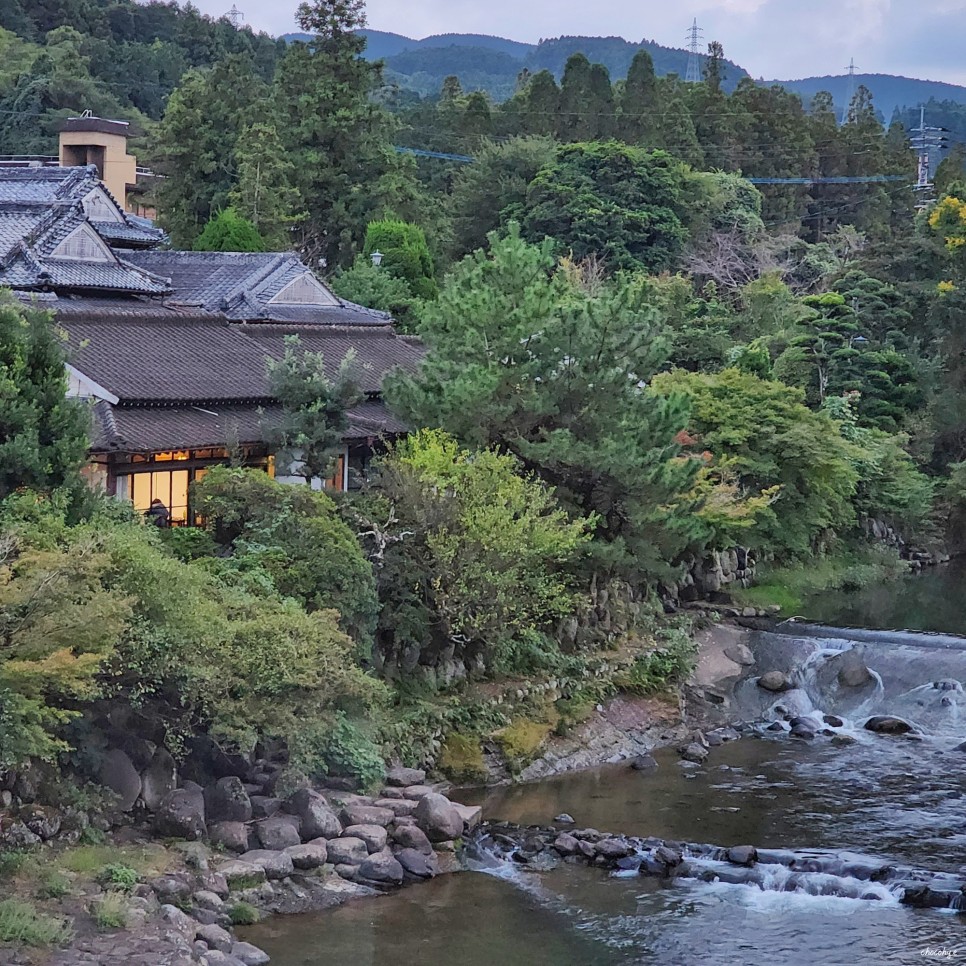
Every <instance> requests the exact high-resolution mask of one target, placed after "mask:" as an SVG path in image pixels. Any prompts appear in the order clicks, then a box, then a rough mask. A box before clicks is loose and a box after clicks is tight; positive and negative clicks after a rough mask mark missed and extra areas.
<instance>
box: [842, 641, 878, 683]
mask: <svg viewBox="0 0 966 966" xmlns="http://www.w3.org/2000/svg"><path fill="white" fill-rule="evenodd" d="M839 661H840V664H841V666H840V667H839V673H838V680H839V684H841V685H842V686H843V687H846V688H861V687H863V686H864V685H866V684H868V683H869V682H870V681H871V680H872V672H871V671H870V670H869V669H868V667H867V666H866V664H865V661H863V660H862V658H861V657H859V655H858V654H856V653H855V651H852V650H849V651H843V652H842V654H841V657H840V658H839Z"/></svg>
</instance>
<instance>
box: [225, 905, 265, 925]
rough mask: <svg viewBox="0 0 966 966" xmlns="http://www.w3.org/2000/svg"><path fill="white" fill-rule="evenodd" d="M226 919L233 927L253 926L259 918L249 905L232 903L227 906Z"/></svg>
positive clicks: (254, 909) (253, 908) (255, 910)
mask: <svg viewBox="0 0 966 966" xmlns="http://www.w3.org/2000/svg"><path fill="white" fill-rule="evenodd" d="M228 918H229V919H230V920H231V924H232V925H233V926H254V925H255V923H256V922H258V920H259V919H260V918H261V917H260V916H259V914H258V910H257V909H256V908H255V907H254V906H253V905H251V904H250V903H248V902H233V903H231V905H229V906H228Z"/></svg>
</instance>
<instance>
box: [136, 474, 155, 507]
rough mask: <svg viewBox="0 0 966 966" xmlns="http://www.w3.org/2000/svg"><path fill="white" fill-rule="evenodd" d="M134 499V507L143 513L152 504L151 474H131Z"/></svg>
mask: <svg viewBox="0 0 966 966" xmlns="http://www.w3.org/2000/svg"><path fill="white" fill-rule="evenodd" d="M131 483H132V484H133V486H132V487H131V492H132V497H131V498H132V501H133V503H134V508H135V509H136V510H140V511H141V512H142V513H143V512H144V511H145V510H146V509H147V508H148V507H149V506H150V505H151V474H150V473H133V474H132V475H131Z"/></svg>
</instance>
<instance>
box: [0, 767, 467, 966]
mask: <svg viewBox="0 0 966 966" xmlns="http://www.w3.org/2000/svg"><path fill="white" fill-rule="evenodd" d="M425 778H426V776H425V773H424V772H422V771H420V770H418V769H409V768H394V769H390V770H389V772H388V773H387V775H386V785H385V787H384V788H383V789H382V790H381V791H380V792H379V794H378V795H376V796H367V795H359V794H355V793H352V792H348V791H345V790H343V789H338V788H322V789H309V788H301V789H298V790H297V791H295V792H293V793H291V794H290V795H288V796H285V797H277V796H274V795H266V794H264V792H266V791H268V790H269V789H266V788H265V787H264V786H262V785H260V786H252V785H251V783H247V786H246V783H243V782H242V781H241V780H240V779H239V778H237V777H236V776H227V777H225V778H222V779H219V780H218V781H217V782H215V783H214V784H213V785H211V786H209V787H207V788H204V789H202V788H201V787H200V786H194V785H193V783H191V782H186V783H185V784H184V785H183V786H182V787H181V788H179V789H176V790H175V791H174V792H172V793H170V794H169V795H168V796H166V798H165V801H164V802H163V803H162V805H161V806H160V807H159V810H158V812H157V814H156V815H155V816H154V819H153V821H152V822H150V823H143V824H140V825H138V824H137V823H135V824H133V825H129V826H127V827H125V828H123V829H121V830H119V831H117V832H116V833H114V834H113V838H112V841H113V843H114V845H115V846H116V847H117V849H118V854H119V856H120V855H122V854H124V853H123V851H122V850H124V849H127V850H128V851H130V850H131V849H132V848H136V847H137V846H138V845H147V843H150V842H151V840H152V838H154V837H155V836H157V835H159V834H160V835H164V836H177V837H179V838H181V839H183V840H185V841H180V842H176V843H172V844H171V845H170V847H169V848H168V849H167V850H161V851H163V852H164V856H163V859H162V860H161V861H159V862H156V863H155V868H158V867H160V868H162V869H163V871H162V872H161V873H160V874H157V875H152V876H149V877H146V878H144V880H143V881H133V882H126V883H125V885H124V887H123V888H121V887H117V888H114V887H113V885H114V884H113V883H111V881H110V879H111V877H112V876H114V877H116V878H122V876H121V875H120V874H119V873H118V872H117V869H119V868H126V867H124V866H121V865H115V866H113V867H111V866H108V867H107V869H108V872H107V874H106V875H103V876H101V878H100V881H101V884H102V887H101V888H98V886H97V884H96V883H95V882H92V883H85V884H79V883H77V882H76V881H73V880H70V881H69V882H68V885H67V887H66V889H65V892H64V895H62V896H60V897H58V900H57V902H56V904H55V905H56V906H57V908H58V909H59V910H60V911H62V912H63V914H64V915H65V917H70V918H71V919H72V920H73V930H74V933H73V941H72V942H71V943H70V945H69V947H68V948H67V949H65V950H63V951H61V952H58V953H56V954H54V955H53V957H52V958H49V957H41V956H38V955H37V954H36V953H32V952H31V951H29V950H6V951H2V950H0V963H3V964H8V963H9V964H15V963H16V964H22V963H23V964H25V963H39V962H45V963H50V966H68V964H79V963H92V964H93V963H97V964H100V966H115V964H117V966H121V964H125V966H182V964H189V963H200V964H204V966H262V964H264V963H267V962H268V961H269V959H268V956H267V955H266V954H265V953H263V952H262V951H261V950H259V949H257V948H256V947H254V946H252V945H250V944H248V943H245V942H244V941H241V940H240V939H238V938H237V936H236V935H235V934H234V932H233V929H234V927H235V926H236V925H239V924H243V923H246V922H251V921H254V920H255V919H257V918H258V917H261V916H265V915H271V914H280V913H282V914H286V913H296V912H307V911H312V910H321V909H326V908H330V907H331V906H334V905H337V904H339V903H341V902H344V901H346V900H348V899H352V898H358V897H362V896H370V895H375V894H378V893H380V892H384V891H387V890H392V889H395V888H398V887H399V886H402V885H404V884H406V883H409V882H417V881H424V880H426V879H430V878H433V877H435V876H437V875H439V874H441V873H444V872H450V871H455V870H456V869H458V868H459V861H458V858H457V855H456V851H457V848H458V846H459V843H460V841H461V840H462V838H463V837H464V836H465V835H466V834H468V833H469V832H470V831H471V830H472V829H474V828H475V827H476V825H477V824H478V823H479V821H480V817H481V809H480V808H479V807H472V806H463V805H460V804H458V803H457V802H454V801H451V800H450V799H449V798H448V797H447V796H446V795H445V794H443V793H442V792H443V791H444V789H443V788H442V787H441V786H438V785H431V784H425ZM25 827H26V826H25ZM78 848H82V846H80V847H78ZM70 849H71V846H69V845H67V846H66V847H65V844H64V843H63V842H60V843H58V842H57V841H56V836H51V837H50V844H49V852H48V854H46V855H45V856H44V861H45V862H46V863H54V864H55V863H56V861H57V856H58V855H59V856H61V857H62V858H63V859H64V860H65V864H66V865H67V866H68V867H69V866H70V861H69V856H70V854H71V852H70ZM44 851H45V852H47V851H48V850H44ZM38 856H39V853H38ZM132 872H133V870H132ZM132 877H133V876H132ZM124 878H126V876H125V877H124ZM108 895H111V896H113V897H114V898H112V899H111V900H110V901H111V903H112V904H113V905H114V906H116V907H117V909H118V916H117V919H116V920H115V921H114V928H111V929H108V930H104V929H103V928H102V930H101V931H98V930H97V929H96V928H95V927H94V922H96V918H97V911H98V908H99V906H101V905H102V904H103V903H104V902H105V897H106V896H108ZM51 905H52V903H50V902H48V903H47V907H48V908H49V907H50V906H51Z"/></svg>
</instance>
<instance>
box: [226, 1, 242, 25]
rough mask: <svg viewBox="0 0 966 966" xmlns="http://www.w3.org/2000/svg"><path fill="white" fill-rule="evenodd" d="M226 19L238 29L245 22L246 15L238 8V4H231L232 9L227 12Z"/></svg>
mask: <svg viewBox="0 0 966 966" xmlns="http://www.w3.org/2000/svg"><path fill="white" fill-rule="evenodd" d="M225 19H226V20H228V21H230V22H231V25H232V26H233V27H234V28H235V29H236V30H237V29H238V28H239V27H240V26H241V25H242V24H243V23H244V22H245V15H244V14H243V13H242V12H241V10H239V9H238V6H237V5H236V4H234V3H233V4H232V5H231V10H229V11H228V13H226V14H225Z"/></svg>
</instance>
